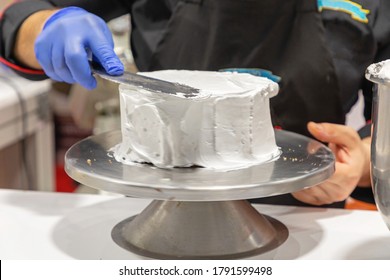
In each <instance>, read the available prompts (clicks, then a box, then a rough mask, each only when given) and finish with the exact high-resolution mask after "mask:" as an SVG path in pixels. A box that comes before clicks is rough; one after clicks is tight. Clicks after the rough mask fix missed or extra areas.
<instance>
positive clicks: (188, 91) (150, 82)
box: [90, 62, 206, 99]
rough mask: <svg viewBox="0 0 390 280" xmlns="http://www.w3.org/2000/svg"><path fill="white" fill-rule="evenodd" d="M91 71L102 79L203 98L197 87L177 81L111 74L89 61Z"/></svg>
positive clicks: (127, 74) (193, 97)
mask: <svg viewBox="0 0 390 280" xmlns="http://www.w3.org/2000/svg"><path fill="white" fill-rule="evenodd" d="M90 65H91V69H92V73H94V74H97V75H99V76H100V77H102V78H103V79H106V80H109V81H112V82H115V83H119V84H128V85H134V86H137V87H140V88H144V89H147V90H151V91H155V92H160V93H166V94H171V95H175V96H178V97H182V98H191V99H196V98H205V97H206V96H205V95H202V94H201V93H200V91H199V89H197V88H193V87H190V86H187V85H183V84H179V83H171V82H167V81H163V80H159V79H155V78H150V77H145V76H142V75H138V74H134V73H130V72H127V71H125V72H124V73H123V74H122V75H120V76H112V75H109V74H107V72H106V71H105V70H104V68H103V67H102V66H101V65H99V64H98V63H96V62H91V63H90Z"/></svg>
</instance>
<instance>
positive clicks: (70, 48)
mask: <svg viewBox="0 0 390 280" xmlns="http://www.w3.org/2000/svg"><path fill="white" fill-rule="evenodd" d="M65 53H66V54H65V59H66V64H67V65H68V68H69V71H70V72H71V74H72V77H73V79H74V80H75V82H77V83H79V84H80V85H81V86H83V87H85V88H86V89H88V90H92V89H94V88H96V85H97V82H96V79H95V77H94V76H93V75H92V72H91V69H90V66H89V61H88V54H87V51H86V50H85V47H84V45H83V44H82V43H81V42H80V43H77V44H67V45H66V46H65Z"/></svg>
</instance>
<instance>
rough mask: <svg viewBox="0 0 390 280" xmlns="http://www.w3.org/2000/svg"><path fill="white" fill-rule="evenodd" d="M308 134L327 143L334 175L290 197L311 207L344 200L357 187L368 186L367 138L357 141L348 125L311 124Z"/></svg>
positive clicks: (356, 136)
mask: <svg viewBox="0 0 390 280" xmlns="http://www.w3.org/2000/svg"><path fill="white" fill-rule="evenodd" d="M308 130H309V132H310V133H311V134H312V135H313V136H314V137H315V138H317V139H318V140H320V141H322V142H326V143H329V148H330V149H331V150H332V151H333V153H334V155H335V158H336V163H335V168H336V170H335V173H334V174H333V175H332V176H331V178H329V179H328V180H326V181H325V182H322V183H321V184H318V185H316V186H313V187H311V188H307V189H303V190H301V191H298V192H295V193H293V194H292V195H293V196H294V197H295V198H296V199H298V200H300V201H302V202H305V203H309V204H312V205H323V204H330V203H334V202H337V201H342V200H345V199H346V198H347V197H349V195H350V194H351V193H352V191H353V190H354V189H355V188H356V186H357V185H359V186H370V182H371V181H370V145H371V144H370V143H371V139H370V137H367V138H364V139H360V137H359V135H358V134H357V132H356V131H355V130H354V129H352V128H350V127H347V126H344V125H337V124H330V123H321V124H316V123H313V122H310V123H309V124H308Z"/></svg>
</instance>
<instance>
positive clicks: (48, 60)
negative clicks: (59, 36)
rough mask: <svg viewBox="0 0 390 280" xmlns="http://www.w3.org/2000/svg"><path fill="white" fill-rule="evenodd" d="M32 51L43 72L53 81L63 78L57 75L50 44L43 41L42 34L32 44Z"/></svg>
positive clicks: (60, 80)
mask: <svg viewBox="0 0 390 280" xmlns="http://www.w3.org/2000/svg"><path fill="white" fill-rule="evenodd" d="M34 52H35V56H36V59H37V61H38V62H39V64H40V65H41V67H42V69H43V71H44V72H45V74H46V75H47V76H48V77H49V78H51V79H53V80H55V81H59V82H62V81H63V80H62V79H61V78H60V77H59V76H57V74H56V73H55V71H54V67H53V64H52V54H51V53H52V44H51V43H47V42H45V40H44V37H43V36H42V35H41V36H39V37H38V38H37V40H36V42H35V44H34Z"/></svg>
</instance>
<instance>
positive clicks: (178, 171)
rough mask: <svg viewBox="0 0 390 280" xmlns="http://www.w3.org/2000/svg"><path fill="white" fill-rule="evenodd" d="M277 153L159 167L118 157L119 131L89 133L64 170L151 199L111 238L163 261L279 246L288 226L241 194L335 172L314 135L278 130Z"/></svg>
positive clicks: (279, 190)
mask: <svg viewBox="0 0 390 280" xmlns="http://www.w3.org/2000/svg"><path fill="white" fill-rule="evenodd" d="M275 134H276V142H277V145H278V146H279V147H280V148H281V150H282V154H281V156H280V157H279V158H278V159H276V160H274V161H270V162H266V163H263V164H260V165H256V166H251V167H249V168H244V169H239V170H233V171H218V170H211V169H206V168H173V169H161V168H156V167H154V166H152V165H148V164H134V165H125V164H122V163H120V162H117V161H116V160H115V159H114V158H113V155H112V152H111V151H110V149H111V148H112V147H114V146H115V145H116V144H118V143H120V141H121V133H120V131H113V132H107V133H104V134H101V135H97V136H91V137H89V138H86V139H84V140H82V141H80V142H78V143H77V144H75V145H74V146H73V147H71V148H70V149H69V151H68V152H67V153H66V156H65V169H66V172H67V173H68V174H69V176H70V177H72V178H73V179H74V180H76V181H78V182H80V183H82V184H84V185H87V186H90V187H93V188H97V189H100V190H104V191H109V192H114V193H119V194H123V195H126V196H132V197H142V198H151V199H154V201H153V202H152V203H151V204H150V205H149V206H148V207H147V208H146V209H144V210H143V211H142V212H141V213H140V214H139V215H137V216H134V217H130V218H128V219H126V220H124V221H122V222H120V223H119V224H118V225H116V226H115V227H114V228H113V230H112V238H113V240H114V241H115V242H116V243H117V244H118V245H119V246H121V247H123V248H125V249H127V250H130V251H132V252H134V253H136V254H139V255H143V256H147V257H152V258H161V259H233V258H244V257H249V256H253V255H257V254H261V253H264V252H267V251H269V250H272V249H274V248H276V247H278V246H279V245H281V244H282V243H283V242H284V241H285V240H286V239H287V237H288V229H287V228H286V226H285V225H283V224H282V223H281V222H279V221H277V220H275V219H273V218H272V217H268V216H265V215H262V214H261V213H259V212H258V211H257V210H255V209H254V208H253V207H252V206H251V204H250V203H249V202H247V201H246V199H249V198H257V197H266V196H272V195H278V194H284V193H290V192H294V191H297V190H300V189H302V188H304V187H308V186H313V185H316V184H318V183H320V182H322V181H324V180H326V179H327V178H329V177H330V176H331V175H332V174H333V172H334V157H333V154H332V152H331V151H330V150H329V149H328V148H327V147H326V146H325V145H323V144H321V143H320V142H318V141H315V140H312V139H310V138H307V137H305V136H301V135H298V134H295V133H291V132H286V131H276V133H275Z"/></svg>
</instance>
